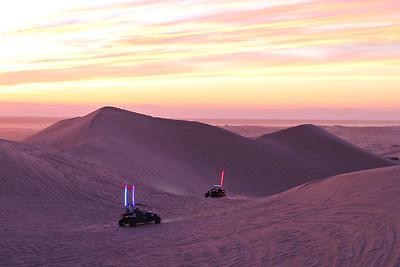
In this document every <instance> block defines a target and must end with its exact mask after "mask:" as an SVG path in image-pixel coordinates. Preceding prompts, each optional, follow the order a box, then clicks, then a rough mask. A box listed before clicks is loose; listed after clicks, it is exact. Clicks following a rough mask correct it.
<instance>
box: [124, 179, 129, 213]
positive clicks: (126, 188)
mask: <svg viewBox="0 0 400 267" xmlns="http://www.w3.org/2000/svg"><path fill="white" fill-rule="evenodd" d="M124 204H125V208H126V207H128V186H127V185H125V197H124Z"/></svg>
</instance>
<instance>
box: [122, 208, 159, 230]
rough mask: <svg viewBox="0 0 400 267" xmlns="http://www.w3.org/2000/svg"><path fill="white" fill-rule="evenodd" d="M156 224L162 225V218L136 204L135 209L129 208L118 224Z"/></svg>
mask: <svg viewBox="0 0 400 267" xmlns="http://www.w3.org/2000/svg"><path fill="white" fill-rule="evenodd" d="M152 222H154V223H155V224H160V223H161V218H160V216H158V214H157V213H155V212H153V211H151V210H148V207H147V206H145V205H141V204H136V205H135V207H129V208H127V209H126V212H125V213H124V214H122V215H121V218H120V220H119V222H118V225H119V226H136V225H137V224H148V223H152Z"/></svg>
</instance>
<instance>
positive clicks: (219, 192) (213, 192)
mask: <svg viewBox="0 0 400 267" xmlns="http://www.w3.org/2000/svg"><path fill="white" fill-rule="evenodd" d="M204 196H205V197H212V198H214V197H224V196H226V192H225V190H224V189H223V188H222V186H220V185H213V187H211V189H210V190H208V192H207V193H205V195H204Z"/></svg>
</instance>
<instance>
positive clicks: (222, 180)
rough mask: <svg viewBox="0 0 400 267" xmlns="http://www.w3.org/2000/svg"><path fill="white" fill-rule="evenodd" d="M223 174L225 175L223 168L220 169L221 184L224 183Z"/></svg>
mask: <svg viewBox="0 0 400 267" xmlns="http://www.w3.org/2000/svg"><path fill="white" fill-rule="evenodd" d="M224 176H225V170H222V172H221V186H222V184H223V183H224Z"/></svg>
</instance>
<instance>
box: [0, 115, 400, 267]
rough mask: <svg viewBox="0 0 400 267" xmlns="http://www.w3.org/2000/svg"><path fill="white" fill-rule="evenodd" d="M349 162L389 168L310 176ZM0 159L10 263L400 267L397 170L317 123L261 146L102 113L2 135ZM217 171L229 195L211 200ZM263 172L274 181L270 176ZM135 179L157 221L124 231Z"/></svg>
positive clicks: (2, 255) (194, 127) (184, 125)
mask: <svg viewBox="0 0 400 267" xmlns="http://www.w3.org/2000/svg"><path fill="white" fill-rule="evenodd" d="M121 127H124V128H123V129H125V131H121ZM296 138H298V140H299V142H298V143H297V144H296V146H295V147H293V150H292V151H288V150H289V147H290V146H292V145H293V144H294V143H293V142H295V140H296ZM295 143H296V142H295ZM302 144H308V145H307V147H306V148H307V149H302V148H301V145H302ZM310 144H312V146H311V145H310ZM324 146H326V148H329V151H330V152H331V153H334V154H335V153H337V154H336V155H337V157H327V156H326V149H324ZM237 150H239V152H240V153H239V152H237ZM266 151H267V152H266ZM250 152H251V153H250ZM289 152H290V155H289V156H285V157H284V155H286V154H287V153H289ZM243 153H244V156H243ZM341 153H345V155H342V154H341ZM321 154H322V155H325V157H320V155H321ZM206 155H208V157H206ZM264 156H266V157H267V160H266V161H264V159H263V158H262V157H264ZM343 157H345V158H343ZM215 161H216V162H217V163H214V162H215ZM281 161H282V162H283V163H284V164H282V165H279V164H278V163H280V162H281ZM292 161H297V163H295V164H291V163H292ZM303 161H304V162H303ZM325 161H326V162H325ZM345 161H350V162H354V164H350V165H352V167H351V168H356V169H360V168H362V169H369V168H374V167H383V168H377V169H371V170H363V171H360V172H353V173H348V174H342V175H339V176H333V177H327V176H324V177H320V178H317V175H315V176H310V174H315V173H316V170H317V171H318V172H321V173H322V172H323V171H324V170H325V173H326V174H328V173H330V172H332V170H334V171H335V172H346V171H351V170H350V169H351V168H350V167H349V165H346V164H344V162H345ZM255 162H256V163H257V164H256V163H255ZM299 162H300V163H299ZM0 163H1V164H0V197H1V205H0V213H1V214H2V216H1V217H0V234H1V235H0V242H1V244H3V246H1V247H0V265H1V266H37V265H48V266H77V265H99V266H107V265H108V266H109V265H112V266H115V265H117V266H118V265H132V266H188V265H189V266H190V265H191V266H221V265H228V266H229V265H231V266H398V265H399V264H400V257H399V255H400V253H399V252H400V247H399V244H400V243H399V241H398V240H397V235H398V232H399V229H400V221H399V220H398V218H399V215H400V214H399V213H400V210H399V209H396V206H397V203H398V202H399V200H400V199H399V198H400V167H397V166H394V167H384V166H388V165H391V163H390V162H388V161H385V160H384V159H382V158H379V157H377V156H374V155H371V154H369V153H367V152H365V151H363V150H360V149H359V148H357V147H355V146H353V145H350V144H348V143H347V142H345V141H343V140H341V139H339V138H337V137H335V136H332V135H331V134H329V133H327V132H326V131H324V130H323V129H320V128H318V127H315V126H310V125H307V126H301V127H297V128H292V129H289V130H286V131H284V132H280V133H276V134H273V135H270V136H264V137H263V138H262V140H251V139H247V138H244V137H242V136H239V135H236V134H233V133H230V132H228V131H225V130H221V129H219V128H215V127H212V126H207V125H204V124H200V123H196V122H182V121H171V120H163V119H159V118H152V117H148V116H143V115H140V114H132V113H130V112H126V111H122V110H118V109H113V108H106V109H102V110H99V111H96V112H94V113H92V114H89V115H88V116H84V117H81V118H76V119H73V120H68V121H64V122H61V123H58V124H56V125H54V126H53V127H51V128H49V129H47V130H44V131H43V132H41V133H39V134H37V135H35V136H34V137H32V138H30V139H28V140H27V141H26V142H24V143H18V142H10V141H6V140H0ZM221 163H225V164H226V165H227V166H229V168H227V176H226V181H227V184H226V189H227V191H228V194H229V196H228V197H227V198H224V199H219V200H212V199H205V198H204V197H203V193H204V192H205V191H206V190H207V189H208V186H209V185H210V183H212V182H214V181H215V179H213V177H212V175H214V177H215V176H217V175H218V173H217V170H219V168H220V165H221ZM267 163H269V164H270V165H274V167H273V168H272V167H270V166H269V165H268V168H267V170H270V171H273V172H274V175H276V176H269V175H268V172H267V174H265V173H264V174H263V173H262V171H264V169H263V168H264V167H262V166H263V165H264V164H267ZM309 163H313V164H317V166H314V168H313V169H312V171H308V170H307V168H306V167H305V168H303V169H302V168H299V167H298V169H296V168H297V166H300V167H301V166H303V165H304V164H306V166H309V165H307V164H309ZM214 164H215V166H214ZM259 164H260V166H261V167H257V166H258V165H259ZM354 165H355V167H354ZM332 166H333V167H332ZM204 168H206V170H207V171H204V172H202V170H203V169H204ZM254 168H256V171H255V172H254V173H252V174H253V175H252V176H251V177H249V178H248V177H247V176H246V178H245V179H244V178H243V177H244V176H242V177H241V174H242V173H241V170H244V171H249V170H254ZM348 168H350V169H348ZM280 169H284V171H278V170H280ZM303 171H305V172H306V175H305V174H304V173H302V172H303ZM258 172H259V173H258ZM287 173H294V174H297V175H298V176H299V177H304V178H301V179H299V180H296V179H295V178H291V176H289V175H287ZM207 174H209V175H207ZM307 177H308V178H307ZM310 177H311V178H310ZM229 180H231V181H230V182H229V183H228V181H229ZM293 181H295V182H293ZM303 181H305V182H304V183H303ZM125 182H130V183H135V185H136V186H137V200H138V201H139V202H143V203H146V204H148V205H150V206H152V207H154V208H155V210H156V211H158V212H159V213H160V215H161V217H162V219H163V222H162V224H161V225H147V226H140V227H137V228H119V227H118V226H117V221H118V218H119V215H120V213H122V211H123V209H122V197H123V196H122V193H123V192H122V186H123V184H124V183H125ZM155 183H156V184H155ZM248 183H256V186H254V185H253V184H251V185H248V186H247V185H246V184H248ZM296 183H302V184H301V185H299V186H297V187H294V184H296ZM264 186H265V187H264ZM241 188H243V191H240V189H241ZM197 192H198V193H197ZM4 244H5V245H4Z"/></svg>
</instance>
